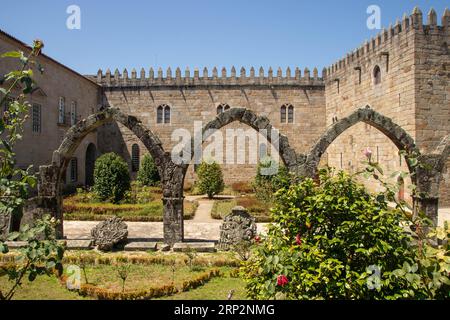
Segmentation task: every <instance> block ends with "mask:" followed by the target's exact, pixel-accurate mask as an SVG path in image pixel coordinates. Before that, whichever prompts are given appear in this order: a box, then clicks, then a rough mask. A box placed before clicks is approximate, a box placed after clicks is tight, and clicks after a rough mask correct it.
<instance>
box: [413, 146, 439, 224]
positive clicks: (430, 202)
mask: <svg viewBox="0 0 450 320" xmlns="http://www.w3.org/2000/svg"><path fill="white" fill-rule="evenodd" d="M418 161H419V165H418V166H417V168H416V172H415V177H414V178H415V182H416V185H417V188H416V192H415V195H414V197H413V199H414V214H415V215H417V214H418V213H419V212H423V213H425V214H426V215H427V217H428V218H430V219H431V220H432V221H433V224H434V225H435V226H436V225H437V223H438V208H439V180H440V176H441V173H440V170H439V161H440V156H439V155H421V156H419V158H418Z"/></svg>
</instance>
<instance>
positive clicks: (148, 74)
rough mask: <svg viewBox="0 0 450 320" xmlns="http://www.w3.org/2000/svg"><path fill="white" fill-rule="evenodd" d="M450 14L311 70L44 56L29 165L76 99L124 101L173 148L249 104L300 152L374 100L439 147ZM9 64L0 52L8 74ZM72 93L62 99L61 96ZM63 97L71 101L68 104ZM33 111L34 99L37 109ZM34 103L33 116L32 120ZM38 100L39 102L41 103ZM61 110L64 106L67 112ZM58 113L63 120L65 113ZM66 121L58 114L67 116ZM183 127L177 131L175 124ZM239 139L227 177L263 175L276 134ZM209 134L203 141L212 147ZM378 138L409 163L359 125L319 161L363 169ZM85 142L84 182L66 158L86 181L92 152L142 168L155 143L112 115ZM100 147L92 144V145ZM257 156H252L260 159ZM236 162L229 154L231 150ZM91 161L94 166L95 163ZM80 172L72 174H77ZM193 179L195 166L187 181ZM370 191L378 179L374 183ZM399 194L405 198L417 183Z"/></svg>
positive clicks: (447, 110) (412, 20)
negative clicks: (94, 69) (85, 61)
mask: <svg viewBox="0 0 450 320" xmlns="http://www.w3.org/2000/svg"><path fill="white" fill-rule="evenodd" d="M449 19H450V12H449V10H446V11H445V12H444V14H443V16H442V19H441V23H440V24H438V18H437V14H436V12H435V11H434V10H431V11H430V12H429V13H428V15H427V18H426V20H427V21H426V22H424V21H423V20H424V19H423V15H422V13H421V12H420V10H419V9H414V11H413V12H412V14H411V15H410V16H405V17H404V18H403V19H402V20H401V21H397V22H396V23H395V24H394V25H393V26H390V27H389V28H388V29H386V30H383V31H381V32H380V34H378V35H377V36H376V37H374V38H373V39H370V41H366V42H365V43H364V44H363V45H362V46H361V47H359V48H357V49H356V50H353V51H351V52H350V53H348V54H347V55H346V56H345V57H344V58H343V59H341V60H340V61H338V62H336V63H334V64H333V65H332V66H330V67H328V68H324V70H323V71H322V73H321V74H320V75H319V72H318V70H317V69H316V68H314V69H313V70H312V71H310V70H308V69H307V68H305V69H304V70H300V69H299V68H296V69H295V70H290V69H287V70H284V72H283V71H282V70H281V69H278V70H276V71H274V70H272V69H269V70H263V69H262V68H261V69H256V70H255V69H254V68H251V69H250V70H245V69H243V68H242V69H240V70H239V72H237V71H236V69H235V68H234V67H233V68H232V69H231V70H228V71H227V70H225V69H221V70H220V71H219V70H218V69H217V68H214V69H213V70H206V69H203V70H201V71H200V70H198V69H194V70H192V71H191V70H189V69H186V70H184V71H183V72H182V71H181V70H180V69H179V68H177V69H176V70H174V71H172V70H171V69H170V68H169V69H168V70H166V71H165V72H163V70H161V69H158V70H156V71H155V70H153V69H151V68H150V69H148V70H146V69H141V70H139V71H136V70H134V69H133V70H131V72H130V73H129V72H128V71H127V70H123V71H122V72H119V70H115V71H114V72H111V71H110V70H107V71H106V72H103V71H99V72H98V73H97V74H96V75H88V76H85V77H83V76H80V75H79V74H77V73H76V72H74V71H72V70H70V69H68V68H67V67H65V66H63V65H61V64H60V63H58V62H56V61H54V60H52V59H51V58H49V57H47V56H42V57H41V58H40V60H42V61H41V62H42V64H43V65H44V68H45V69H46V72H45V73H44V75H42V76H41V75H38V78H37V83H39V86H40V87H39V89H37V90H36V91H35V93H33V95H31V97H30V101H31V102H32V103H35V104H39V105H40V108H41V110H45V112H41V113H40V118H39V119H40V121H41V127H40V128H41V129H40V130H41V132H39V133H35V132H33V125H32V123H33V121H29V122H28V124H27V128H26V132H25V137H24V140H23V141H22V142H21V144H20V145H19V146H18V150H17V152H18V158H19V164H20V165H22V166H25V165H28V164H34V165H35V166H38V165H40V164H46V163H49V162H50V160H51V156H52V152H53V150H55V149H57V148H58V146H59V144H60V142H61V138H62V136H63V134H64V132H65V131H66V130H67V128H68V127H69V126H70V120H71V119H72V118H73V117H72V115H71V113H70V112H71V111H70V110H71V105H72V103H73V102H75V105H76V108H77V111H76V117H75V118H74V119H76V120H79V119H81V118H85V117H86V116H87V115H88V114H91V113H93V112H94V111H96V109H97V106H99V105H101V106H110V107H115V108H120V110H122V111H123V112H124V113H126V114H129V115H134V116H136V117H137V118H138V119H139V120H141V121H142V123H143V124H144V125H145V126H146V127H147V128H150V129H151V130H152V132H153V133H155V134H156V135H157V136H158V137H159V139H160V140H161V142H162V144H163V146H164V149H165V150H171V148H172V147H173V146H175V145H177V142H178V140H177V139H179V138H180V137H179V135H178V136H175V138H174V131H176V130H177V129H181V128H183V129H186V130H187V131H183V132H184V133H186V134H187V132H189V133H190V134H193V131H194V125H195V122H198V121H201V122H202V124H203V125H205V124H206V123H207V122H209V121H211V120H213V119H214V118H215V117H216V115H217V114H218V113H221V112H224V111H226V110H227V109H229V108H237V107H241V108H247V109H250V110H252V111H253V112H254V113H255V114H257V115H263V116H267V118H268V119H269V120H270V123H271V124H272V125H273V126H275V127H276V128H277V129H279V131H280V133H282V134H284V135H286V136H287V137H288V139H289V144H290V146H291V147H293V148H294V149H295V150H296V151H297V153H298V154H305V155H306V154H308V153H309V151H310V149H311V148H312V146H313V145H314V143H315V142H316V141H317V140H318V139H319V138H320V136H321V135H322V134H323V133H324V132H325V131H326V130H327V129H328V128H329V127H330V126H332V125H333V124H334V123H335V122H336V121H339V120H340V119H342V118H344V117H346V116H348V115H349V114H351V113H352V112H354V111H355V110H357V109H358V108H360V107H364V106H366V105H370V107H371V108H372V109H373V110H375V111H377V112H379V113H381V114H383V115H384V116H387V117H389V118H391V119H392V120H393V121H394V122H395V123H396V124H398V125H400V126H401V127H402V128H403V129H404V130H405V131H406V132H407V133H408V134H409V135H410V136H411V137H413V138H414V140H415V142H416V145H417V147H418V148H419V149H420V151H421V152H422V153H430V152H432V151H433V150H434V149H435V148H436V147H437V146H438V145H439V143H440V142H441V140H442V139H443V138H444V137H445V136H446V135H448V134H449V133H450V129H449V128H450V87H449V84H448V82H449V77H450V71H449V63H450V55H449V54H450V53H449V48H448V43H449V40H450V39H449V35H450V31H449V24H450V20H449ZM17 47H19V48H21V49H22V50H25V46H24V44H23V43H21V42H20V41H18V40H16V39H14V38H13V37H11V36H9V35H7V34H5V33H3V32H2V33H0V52H4V51H9V50H11V49H15V48H17ZM10 67H11V65H9V64H8V62H7V61H6V60H5V59H2V60H0V71H1V73H2V74H4V71H5V70H9V69H10ZM61 98H63V100H61ZM60 101H64V107H63V108H62V109H63V111H62V112H61V111H60V109H61V108H60V105H61V103H60ZM33 110H35V109H34V107H33ZM33 110H32V111H30V116H31V118H32V120H33V117H32V116H33ZM36 110H37V109H36ZM61 113H62V114H61ZM60 120H61V121H60ZM59 122H61V123H59ZM228 128H234V129H238V128H240V129H242V130H245V131H238V132H239V134H238V135H239V136H242V135H248V140H249V141H251V140H252V137H251V133H250V131H251V130H253V129H251V128H249V127H248V126H246V125H244V124H240V123H231V124H229V125H227V126H226V127H224V128H222V129H221V132H222V133H223V136H224V137H227V133H226V129H228ZM175 133H176V132H175ZM237 140H238V139H237V138H235V137H233V138H231V140H229V139H227V140H226V141H225V142H224V145H223V146H222V148H223V149H226V148H227V147H228V146H230V148H231V149H230V150H233V151H232V154H233V158H234V160H235V161H234V164H230V163H224V164H223V165H222V167H223V170H224V177H225V180H226V183H228V184H230V183H233V182H238V181H249V180H251V179H253V177H254V175H255V173H256V165H255V164H254V162H256V161H257V159H258V158H259V157H260V155H261V154H264V153H265V152H263V151H265V150H267V149H268V148H269V147H268V144H267V143H266V141H265V139H264V138H261V139H258V141H257V143H256V148H249V147H248V145H246V144H238V146H234V145H233V142H236V141H237ZM209 143H210V142H208V141H206V142H205V143H204V145H205V146H207V145H208V144H209ZM367 147H369V148H370V149H371V150H372V159H373V160H376V161H378V162H379V163H380V165H381V166H382V167H383V168H385V169H387V170H386V171H387V173H388V174H389V173H390V172H393V171H397V170H403V171H407V166H406V163H405V159H404V158H403V157H402V156H400V155H399V154H398V148H397V146H396V145H395V144H394V143H393V142H391V140H389V139H388V138H387V136H386V135H385V134H383V133H382V132H381V131H379V130H378V129H376V128H374V127H372V126H370V125H369V124H364V123H358V124H356V125H354V126H352V127H351V128H349V129H348V130H346V131H345V132H344V133H342V134H341V135H340V136H339V137H338V138H337V139H336V140H335V141H333V143H332V144H331V145H330V146H329V148H328V149H327V150H326V153H325V154H324V155H323V156H322V159H321V160H322V163H323V164H329V165H331V166H334V167H337V168H342V169H345V170H347V171H350V172H357V171H358V169H360V168H361V161H362V160H363V155H362V152H363V150H364V149H366V148H367ZM78 149H79V150H77V152H76V154H75V155H76V158H77V161H76V163H75V162H74V163H75V164H76V165H77V168H78V169H77V170H76V171H77V180H76V181H72V180H73V179H72V178H73V176H74V174H73V172H74V170H73V167H72V168H71V166H70V165H69V167H68V173H67V177H66V183H67V184H69V185H70V184H71V182H72V184H74V183H80V184H83V183H85V182H86V181H88V182H89V180H90V178H89V177H90V176H91V172H92V159H94V158H95V155H98V154H101V153H104V152H109V151H114V152H117V153H119V154H120V155H122V157H124V158H125V159H126V160H127V162H128V163H129V166H130V171H132V172H133V173H134V174H135V172H136V171H137V170H138V168H139V159H140V158H142V157H143V155H144V154H145V153H146V149H145V147H144V145H143V144H142V143H141V142H140V141H139V140H138V139H137V138H136V137H135V136H134V135H133V134H131V131H129V129H127V128H125V127H124V126H123V125H121V124H118V123H115V122H112V123H109V124H105V125H104V126H103V127H101V128H99V129H98V130H96V132H94V133H90V134H89V136H88V139H85V140H84V142H83V143H82V145H81V146H80V147H79V148H78ZM92 150H94V151H92ZM238 155H245V157H244V158H245V161H244V163H236V160H237V156H238ZM255 159H256V161H253V160H255ZM222 160H224V161H225V162H228V161H227V159H222ZM448 164H449V161H447V165H446V168H445V170H444V171H443V172H442V174H443V181H442V182H441V185H440V198H441V200H440V201H441V202H440V203H441V205H446V206H448V205H449V204H450V192H449V190H450V188H449V187H450V174H449V169H448V168H449V165H448ZM86 171H87V172H86ZM71 173H72V174H71ZM194 179H195V173H194V166H193V165H191V166H190V168H189V171H188V175H187V177H186V181H185V183H192V181H193V180H194ZM366 183H367V184H368V186H369V187H370V188H372V189H377V185H378V184H376V183H373V182H370V181H369V182H366ZM409 183H410V181H404V188H403V190H400V192H399V197H405V198H407V196H408V188H407V186H408V184H409Z"/></svg>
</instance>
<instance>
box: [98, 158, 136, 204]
mask: <svg viewBox="0 0 450 320" xmlns="http://www.w3.org/2000/svg"><path fill="white" fill-rule="evenodd" d="M130 189H131V179H130V173H129V171H128V165H127V163H126V162H125V161H124V160H123V159H122V158H121V157H120V156H118V155H117V154H115V153H112V152H111V153H105V154H104V155H102V156H100V157H99V158H97V160H96V161H95V169H94V188H93V190H94V192H95V194H96V196H97V197H98V199H99V200H101V201H107V200H108V201H111V202H113V203H118V202H120V201H121V200H122V199H123V198H124V196H125V193H126V192H127V191H128V190H130Z"/></svg>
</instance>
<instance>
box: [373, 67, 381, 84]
mask: <svg viewBox="0 0 450 320" xmlns="http://www.w3.org/2000/svg"><path fill="white" fill-rule="evenodd" d="M373 82H374V84H380V83H381V69H380V67H379V66H375V68H373Z"/></svg>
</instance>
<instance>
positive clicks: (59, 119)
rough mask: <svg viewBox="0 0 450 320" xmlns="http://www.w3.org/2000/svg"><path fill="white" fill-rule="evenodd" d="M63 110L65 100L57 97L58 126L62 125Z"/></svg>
mask: <svg viewBox="0 0 450 320" xmlns="http://www.w3.org/2000/svg"><path fill="white" fill-rule="evenodd" d="M65 109H66V99H65V98H64V97H59V105H58V123H60V124H63V123H64V118H65Z"/></svg>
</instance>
